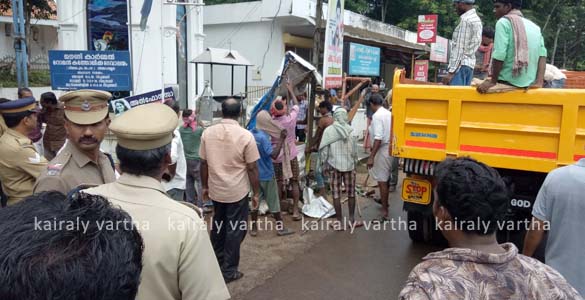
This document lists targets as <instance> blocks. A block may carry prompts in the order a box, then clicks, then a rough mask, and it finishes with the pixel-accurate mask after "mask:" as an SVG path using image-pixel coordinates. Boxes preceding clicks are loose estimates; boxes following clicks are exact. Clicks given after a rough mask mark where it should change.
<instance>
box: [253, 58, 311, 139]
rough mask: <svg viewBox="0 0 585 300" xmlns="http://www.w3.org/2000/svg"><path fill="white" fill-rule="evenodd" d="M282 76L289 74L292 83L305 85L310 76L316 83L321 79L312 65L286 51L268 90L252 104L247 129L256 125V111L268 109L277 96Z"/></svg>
mask: <svg viewBox="0 0 585 300" xmlns="http://www.w3.org/2000/svg"><path fill="white" fill-rule="evenodd" d="M293 64H294V65H296V66H295V67H293V66H292V65H293ZM299 72H300V73H299ZM284 76H291V82H292V83H293V84H294V85H299V86H301V85H303V84H304V85H306V83H307V82H309V79H310V77H311V76H312V77H313V78H314V79H315V81H316V82H317V84H321V81H322V77H321V75H320V74H319V73H318V72H317V70H316V69H315V67H313V65H311V64H310V63H308V62H307V61H305V60H304V59H302V58H301V57H300V56H298V55H297V54H295V53H294V52H291V51H288V52H287V53H286V54H285V56H284V61H283V64H282V69H281V71H280V72H279V74H278V76H277V77H276V79H275V80H274V83H273V84H272V87H270V90H268V92H267V93H266V94H264V96H262V98H260V101H258V104H256V106H254V109H253V110H252V113H251V117H250V121H249V122H248V126H246V128H247V129H253V128H255V127H256V115H257V114H258V112H260V111H261V110H267V111H268V110H270V106H271V105H272V101H274V99H275V98H276V96H277V93H278V91H279V88H280V85H281V83H282V78H283V77H284Z"/></svg>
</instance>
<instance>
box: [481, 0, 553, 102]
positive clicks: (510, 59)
mask: <svg viewBox="0 0 585 300" xmlns="http://www.w3.org/2000/svg"><path fill="white" fill-rule="evenodd" d="M521 7H522V0H496V1H495V3H494V12H495V14H496V17H497V18H498V22H497V23H496V34H495V40H494V51H493V54H492V78H491V80H486V81H484V82H483V83H482V84H481V85H480V86H479V87H478V88H477V91H478V92H480V93H486V92H487V91H488V89H489V88H491V87H493V86H495V85H496V84H497V83H498V82H501V83H505V84H509V85H513V86H516V87H519V88H526V87H530V86H534V87H542V85H543V83H544V70H545V67H546V54H547V52H546V48H545V47H544V40H543V37H542V33H541V32H540V27H538V26H537V25H536V24H534V23H533V22H532V21H530V20H528V19H526V18H524V16H523V15H522V12H521V11H520V8H521Z"/></svg>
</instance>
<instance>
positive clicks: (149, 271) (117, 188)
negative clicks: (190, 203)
mask: <svg viewBox="0 0 585 300" xmlns="http://www.w3.org/2000/svg"><path fill="white" fill-rule="evenodd" d="M85 192H87V193H89V194H94V195H101V196H104V197H105V198H107V199H108V200H110V202H112V204H114V205H119V206H120V207H121V208H122V209H124V210H125V211H127V212H128V213H129V214H130V216H131V217H132V221H133V223H134V224H135V225H136V226H137V228H138V230H139V231H140V233H141V235H142V238H143V239H144V256H143V265H144V266H143V269H142V276H141V281H140V286H139V287H138V295H137V296H136V299H140V300H171V299H173V300H174V299H177V300H178V299H189V300H191V299H210V300H213V299H228V298H229V297H230V295H229V292H228V290H227V287H226V285H225V282H224V279H223V276H222V274H221V271H220V269H219V265H218V263H217V258H216V257H215V254H214V252H213V248H212V247H211V242H210V240H209V235H208V233H207V227H206V225H205V222H203V220H201V218H200V217H199V216H198V215H197V214H196V212H195V211H193V210H192V209H191V208H189V207H187V206H185V205H183V204H181V203H180V202H177V201H175V200H172V199H171V198H169V196H167V194H166V193H165V191H164V189H163V186H162V184H161V183H160V181H158V180H156V179H154V178H152V177H147V176H134V175H130V174H122V176H120V178H119V179H118V181H116V182H114V183H109V184H105V185H102V186H98V187H95V188H90V189H87V190H85Z"/></svg>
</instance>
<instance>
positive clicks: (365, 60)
mask: <svg viewBox="0 0 585 300" xmlns="http://www.w3.org/2000/svg"><path fill="white" fill-rule="evenodd" d="M349 74H350V75H363V76H380V48H378V47H370V46H366V45H362V44H357V43H350V44H349Z"/></svg>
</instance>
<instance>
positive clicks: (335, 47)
mask: <svg viewBox="0 0 585 300" xmlns="http://www.w3.org/2000/svg"><path fill="white" fill-rule="evenodd" d="M343 8H344V0H329V16H328V17H327V27H326V29H325V50H324V56H323V57H324V61H323V78H324V86H325V88H326V89H332V88H338V87H341V83H342V81H343Z"/></svg>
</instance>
